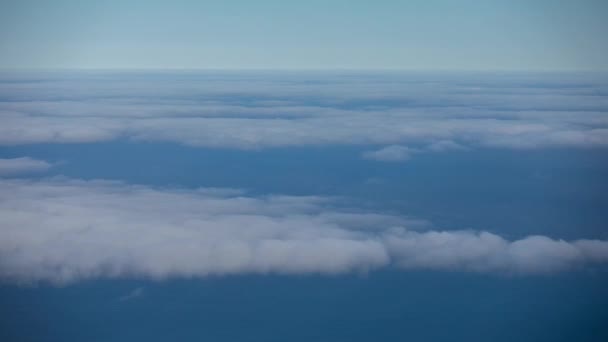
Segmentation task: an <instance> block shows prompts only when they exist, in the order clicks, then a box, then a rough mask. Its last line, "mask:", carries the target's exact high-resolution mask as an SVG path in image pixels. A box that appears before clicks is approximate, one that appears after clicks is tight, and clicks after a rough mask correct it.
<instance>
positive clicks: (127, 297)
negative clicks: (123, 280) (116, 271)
mask: <svg viewBox="0 0 608 342" xmlns="http://www.w3.org/2000/svg"><path fill="white" fill-rule="evenodd" d="M143 295H144V288H143V287H138V288H136V289H134V290H133V291H131V292H129V293H128V294H126V295H124V296H122V297H120V298H118V300H119V301H121V302H124V301H128V300H133V299H135V298H139V297H141V296H143Z"/></svg>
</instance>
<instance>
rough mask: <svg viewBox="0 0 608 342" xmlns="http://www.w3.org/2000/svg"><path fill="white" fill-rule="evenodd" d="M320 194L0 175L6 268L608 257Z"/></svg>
mask: <svg viewBox="0 0 608 342" xmlns="http://www.w3.org/2000/svg"><path fill="white" fill-rule="evenodd" d="M333 204H334V203H333V202H332V200H331V199H328V198H322V197H291V196H268V197H259V198H254V197H247V196H245V195H244V194H242V193H239V192H238V191H235V190H222V189H199V190H178V189H157V188H150V187H144V186H133V185H127V184H123V183H116V182H106V181H78V180H69V179H51V180H42V181H31V180H8V179H4V180H0V279H2V280H3V281H8V282H16V283H28V282H38V281H44V282H51V283H56V284H64V283H69V282H73V281H78V280H82V279H89V278H100V277H101V278H104V277H105V278H116V277H146V278H153V279H164V278H171V277H205V276H208V275H227V274H243V273H255V274H267V273H274V274H309V273H312V274H340V273H346V272H366V271H370V270H375V269H379V268H387V267H393V268H399V269H403V270H408V269H433V270H450V271H474V272H493V273H506V274H542V273H551V272H559V271H568V270H573V269H579V268H583V267H587V266H590V265H594V264H596V265H598V264H606V263H608V241H603V240H576V241H563V240H555V239H551V238H549V237H545V236H531V237H527V238H524V239H521V240H516V241H508V240H506V239H504V238H503V237H500V236H498V235H495V234H492V233H489V232H473V231H436V230H421V229H420V227H419V225H418V226H417V225H416V221H409V220H407V219H405V218H401V217H396V216H390V215H382V214H374V213H362V212H353V211H352V210H339V209H336V208H335V206H334V205H333Z"/></svg>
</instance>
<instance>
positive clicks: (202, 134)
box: [0, 72, 608, 150]
mask: <svg viewBox="0 0 608 342" xmlns="http://www.w3.org/2000/svg"><path fill="white" fill-rule="evenodd" d="M606 89H608V80H607V79H606V78H605V77H604V76H603V75H590V74H521V73H520V74H517V73H514V74H503V75H498V74H449V73H448V74H444V75H441V76H440V75H435V74H421V73H413V74H399V73H391V74H335V73H334V74H331V73H327V74H323V75H321V74H315V73H283V74H280V73H279V74H277V73H252V72H250V73H246V72H245V73H240V74H237V73H213V72H207V73H201V72H199V73H178V72H176V73H152V74H146V73H137V72H131V73H128V72H127V73H109V72H106V73H96V72H80V73H34V74H27V73H25V74H24V73H21V74H14V73H13V74H6V73H5V74H2V75H0V97H1V98H2V101H1V102H0V120H1V121H2V125H1V126H0V145H15V144H29V143H46V142H49V143H79V142H95V141H104V140H112V139H131V140H136V141H169V142H177V143H181V144H187V145H192V146H203V147H229V148H242V149H250V148H267V147H276V146H296V145H298V146H300V145H324V144H358V145H368V144H375V145H407V146H412V145H425V146H427V145H428V146H435V147H434V148H435V149H438V150H447V149H450V148H452V149H453V148H454V147H455V146H461V145H462V146H469V147H475V146H482V147H483V146H486V147H487V146H490V147H508V148H539V147H554V146H557V147H597V146H602V147H606V146H608V118H607V117H606V111H607V110H608V97H607V96H605V94H606ZM442 141H452V142H453V144H451V145H450V146H448V145H447V144H446V143H441V142H442Z"/></svg>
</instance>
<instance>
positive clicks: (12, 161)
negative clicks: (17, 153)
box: [0, 157, 52, 176]
mask: <svg viewBox="0 0 608 342" xmlns="http://www.w3.org/2000/svg"><path fill="white" fill-rule="evenodd" d="M51 166H52V165H51V164H50V163H48V162H46V161H44V160H37V159H32V158H30V157H20V158H9V159H2V158H0V176H12V175H19V174H24V173H35V172H43V171H46V170H48V169H49V168H50V167H51Z"/></svg>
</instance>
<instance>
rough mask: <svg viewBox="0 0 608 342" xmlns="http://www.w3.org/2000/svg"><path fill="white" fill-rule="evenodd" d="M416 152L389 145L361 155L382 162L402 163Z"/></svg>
mask: <svg viewBox="0 0 608 342" xmlns="http://www.w3.org/2000/svg"><path fill="white" fill-rule="evenodd" d="M415 152H416V151H415V150H413V149H411V148H409V147H407V146H401V145H391V146H386V147H383V148H381V149H379V150H376V151H367V152H364V153H363V158H365V159H371V160H377V161H384V162H403V161H406V160H409V159H410V158H411V157H412V154H413V153H415Z"/></svg>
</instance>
